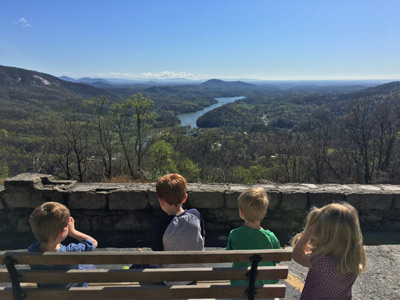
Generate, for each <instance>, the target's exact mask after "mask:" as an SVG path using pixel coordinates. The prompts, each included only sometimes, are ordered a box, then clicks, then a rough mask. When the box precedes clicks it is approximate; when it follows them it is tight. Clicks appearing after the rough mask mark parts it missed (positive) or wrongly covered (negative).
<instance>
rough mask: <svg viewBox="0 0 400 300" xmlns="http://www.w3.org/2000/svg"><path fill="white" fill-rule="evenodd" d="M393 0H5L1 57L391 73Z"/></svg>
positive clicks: (88, 69) (68, 63)
mask: <svg viewBox="0 0 400 300" xmlns="http://www.w3.org/2000/svg"><path fill="white" fill-rule="evenodd" d="M399 11H400V1H397V0H385V1H381V0H363V1H361V0H353V1H348V0H337V1H319V0H304V1H279V2H277V1H268V0H265V1H264V0H254V1H242V0H229V1H228V0H221V1H211V0H204V1H183V0H171V1H162V0H152V1H123V0H121V1H114V2H110V1H105V0H98V1H94V0H88V1H77V0H71V1H67V2H60V1H50V0H38V1H34V2H33V1H28V0H19V1H15V0H4V1H1V3H0V65H5V66H12V67H18V68H23V69H28V70H35V71H38V72H43V73H48V74H51V75H54V76H58V77H60V76H68V77H71V78H74V79H79V78H83V77H89V78H105V79H107V78H108V79H127V80H139V81H143V80H159V79H175V78H179V79H188V80H195V81H206V80H208V79H213V78H216V79H222V80H242V81H350V80H352V81H368V80H371V81H383V82H385V81H394V80H399V79H400V57H399V55H398V53H400V35H399V34H398V28H400V18H398V12H399Z"/></svg>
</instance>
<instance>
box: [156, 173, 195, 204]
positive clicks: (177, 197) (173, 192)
mask: <svg viewBox="0 0 400 300" xmlns="http://www.w3.org/2000/svg"><path fill="white" fill-rule="evenodd" d="M186 188H187V185H186V179H185V178H184V177H183V176H181V175H179V174H167V175H164V176H163V177H160V178H158V180H157V184H156V192H157V196H158V197H159V198H162V199H163V200H164V201H165V202H167V203H168V204H171V205H179V204H181V203H182V201H183V200H184V199H185V196H186Z"/></svg>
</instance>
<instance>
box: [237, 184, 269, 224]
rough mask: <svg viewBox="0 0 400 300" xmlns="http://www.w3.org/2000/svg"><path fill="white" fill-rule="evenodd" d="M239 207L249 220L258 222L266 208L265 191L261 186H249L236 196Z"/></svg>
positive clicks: (263, 215) (264, 213) (262, 217)
mask: <svg viewBox="0 0 400 300" xmlns="http://www.w3.org/2000/svg"><path fill="white" fill-rule="evenodd" d="M238 204H239V208H240V210H241V211H242V213H243V216H244V217H245V218H246V220H247V221H249V222H260V221H261V220H262V219H264V217H265V215H266V213H267V209H268V198H267V193H266V192H265V191H264V189H262V188H255V187H254V188H249V189H248V190H247V191H244V192H243V193H241V194H240V196H239V198H238Z"/></svg>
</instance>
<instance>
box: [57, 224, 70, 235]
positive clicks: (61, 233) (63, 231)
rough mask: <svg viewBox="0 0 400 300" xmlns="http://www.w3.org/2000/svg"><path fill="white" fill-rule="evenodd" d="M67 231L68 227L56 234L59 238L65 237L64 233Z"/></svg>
mask: <svg viewBox="0 0 400 300" xmlns="http://www.w3.org/2000/svg"><path fill="white" fill-rule="evenodd" d="M66 231H68V226H67V227H64V229H63V230H62V231H61V232H60V233H59V234H58V236H59V237H63V236H64V235H65V232H66Z"/></svg>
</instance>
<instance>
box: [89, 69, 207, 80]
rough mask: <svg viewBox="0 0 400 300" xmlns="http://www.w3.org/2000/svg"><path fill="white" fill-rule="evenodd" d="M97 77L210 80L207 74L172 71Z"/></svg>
mask: <svg viewBox="0 0 400 300" xmlns="http://www.w3.org/2000/svg"><path fill="white" fill-rule="evenodd" d="M93 76H95V77H102V78H125V79H172V78H185V79H191V80H198V79H207V78H209V76H208V75H206V74H200V73H188V72H185V71H183V72H178V73H177V72H172V71H163V72H160V73H150V72H147V73H139V74H132V73H120V72H108V73H97V74H93Z"/></svg>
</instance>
